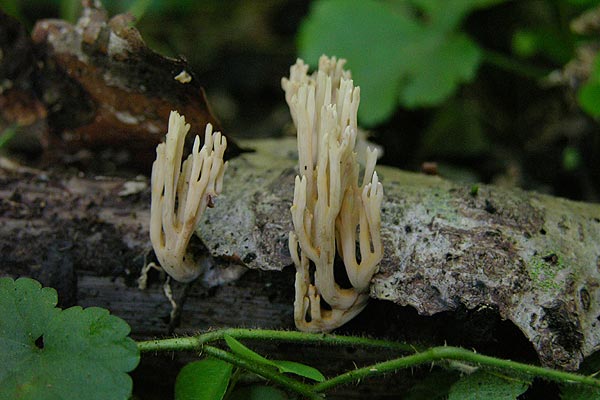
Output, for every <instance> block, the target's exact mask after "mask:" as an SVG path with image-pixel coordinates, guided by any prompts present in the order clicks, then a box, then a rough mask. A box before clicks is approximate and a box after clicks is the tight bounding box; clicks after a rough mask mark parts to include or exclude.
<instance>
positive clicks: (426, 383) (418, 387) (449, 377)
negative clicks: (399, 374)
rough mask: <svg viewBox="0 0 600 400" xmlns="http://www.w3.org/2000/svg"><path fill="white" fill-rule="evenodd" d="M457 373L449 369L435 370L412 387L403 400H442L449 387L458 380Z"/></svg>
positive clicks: (446, 394) (445, 396) (446, 395)
mask: <svg viewBox="0 0 600 400" xmlns="http://www.w3.org/2000/svg"><path fill="white" fill-rule="evenodd" d="M459 377H460V376H459V373H458V372H456V371H453V370H449V369H435V370H433V371H431V373H429V374H428V375H427V376H426V377H425V378H423V379H421V380H420V381H419V382H417V383H416V384H415V385H414V386H412V387H411V388H410V389H409V390H408V392H406V394H405V395H404V396H402V399H403V400H442V399H446V398H447V397H448V392H449V391H450V387H451V386H452V385H453V384H454V382H456V381H457V380H458V379H459Z"/></svg>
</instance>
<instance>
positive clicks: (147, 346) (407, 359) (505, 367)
mask: <svg viewBox="0 0 600 400" xmlns="http://www.w3.org/2000/svg"><path fill="white" fill-rule="evenodd" d="M224 335H229V336H231V337H234V338H236V339H241V340H244V339H246V340H262V341H280V342H281V341H283V342H295V343H314V344H319V345H333V346H355V347H381V348H387V349H390V350H394V351H399V352H404V353H406V352H410V353H412V354H410V355H407V356H404V357H400V358H395V359H392V360H389V361H384V362H380V363H376V364H373V365H370V366H367V367H362V368H359V369H356V370H353V371H348V372H345V373H343V374H340V375H338V376H335V377H333V378H331V379H327V380H325V381H324V382H320V383H317V384H314V385H307V384H304V383H302V382H300V381H298V380H295V379H292V378H289V377H287V376H286V375H284V374H282V373H279V372H278V371H276V370H274V369H271V368H266V367H264V366H262V365H260V364H258V363H255V362H252V361H250V360H246V359H244V358H241V357H238V356H236V355H234V354H231V353H228V352H226V351H223V350H221V349H218V348H216V347H213V346H209V345H208V344H209V343H211V342H215V341H219V340H222V339H223V336H224ZM138 348H139V350H140V352H151V351H183V350H202V351H203V352H204V353H206V354H209V355H211V356H213V357H216V358H219V359H221V360H224V361H227V362H229V363H231V364H233V365H236V366H238V367H241V368H245V369H247V370H249V371H251V372H254V373H256V374H258V375H260V376H262V377H264V378H267V379H270V380H273V381H274V382H277V383H279V384H280V385H281V386H283V387H285V388H287V389H289V390H292V391H294V392H297V393H300V394H302V395H303V396H306V397H308V398H320V397H319V395H318V394H317V392H324V391H326V390H329V389H332V388H334V387H336V386H339V385H343V384H347V383H351V382H355V381H358V380H360V379H364V378H367V377H372V376H375V375H381V374H384V373H388V372H393V371H396V370H400V369H405V368H410V367H414V366H418V365H422V364H428V363H433V362H443V361H450V360H453V361H460V362H466V363H469V364H474V365H475V366H479V367H484V368H490V369H495V370H502V371H507V372H511V373H512V374H521V375H523V374H524V375H527V376H531V377H540V378H544V379H548V380H553V381H556V382H561V383H578V384H583V385H587V386H593V387H597V388H600V379H595V378H593V377H589V376H584V375H580V374H576V373H572V372H566V371H559V370H554V369H550V368H544V367H540V366H536V365H529V364H523V363H520V362H516V361H511V360H504V359H499V358H495V357H490V356H485V355H482V354H477V353H475V352H473V351H470V350H467V349H462V348H459V347H451V346H439V347H432V348H427V349H426V348H420V347H419V348H418V347H415V346H411V345H409V344H406V343H398V342H393V341H387V340H379V339H370V338H365V337H354V336H340V335H331V334H315V333H303V332H296V331H277V330H260V329H238V328H229V329H220V330H216V331H211V332H206V333H203V334H200V335H197V336H191V337H181V338H172V339H162V340H149V341H143V342H138Z"/></svg>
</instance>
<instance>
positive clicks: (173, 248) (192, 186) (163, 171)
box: [150, 111, 227, 282]
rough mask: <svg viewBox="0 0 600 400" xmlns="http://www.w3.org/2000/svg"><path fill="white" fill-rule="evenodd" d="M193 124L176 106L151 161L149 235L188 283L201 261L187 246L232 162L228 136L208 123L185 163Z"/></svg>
mask: <svg viewBox="0 0 600 400" xmlns="http://www.w3.org/2000/svg"><path fill="white" fill-rule="evenodd" d="M189 130H190V125H189V124H186V123H185V117H183V116H180V115H179V113H177V112H176V111H171V115H170V116H169V130H168V133H167V138H166V143H161V144H159V145H158V147H157V148H156V161H154V164H153V165H152V204H151V207H150V240H151V241H152V246H153V247H154V252H155V254H156V257H157V258H158V261H159V263H160V265H161V267H162V268H163V269H164V270H165V272H167V273H168V274H169V275H170V276H171V277H173V279H176V280H178V281H181V282H189V281H191V280H193V279H195V278H196V277H198V276H199V275H200V274H201V272H202V270H201V269H202V268H201V266H200V265H199V264H198V263H197V262H196V260H194V257H193V256H192V255H191V254H189V253H186V248H187V246H188V243H189V241H190V238H191V236H192V234H193V233H194V230H195V229H196V227H197V225H198V222H199V221H200V217H201V216H202V213H203V212H204V210H205V209H206V207H212V206H213V202H214V199H215V197H216V196H217V195H219V194H220V193H221V187H222V184H223V174H224V171H225V168H226V167H227V163H224V162H223V154H224V152H225V148H226V147H227V140H226V138H225V137H224V136H222V135H221V133H220V132H215V133H213V132H212V125H211V124H207V125H206V131H205V135H204V145H203V146H202V148H201V149H200V138H199V137H198V136H196V138H195V140H194V146H193V150H192V153H191V154H190V155H189V156H188V158H187V159H186V160H185V161H184V162H183V165H182V157H183V146H184V143H185V136H186V135H187V133H188V131H189Z"/></svg>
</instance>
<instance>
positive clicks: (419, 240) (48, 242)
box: [0, 139, 600, 369]
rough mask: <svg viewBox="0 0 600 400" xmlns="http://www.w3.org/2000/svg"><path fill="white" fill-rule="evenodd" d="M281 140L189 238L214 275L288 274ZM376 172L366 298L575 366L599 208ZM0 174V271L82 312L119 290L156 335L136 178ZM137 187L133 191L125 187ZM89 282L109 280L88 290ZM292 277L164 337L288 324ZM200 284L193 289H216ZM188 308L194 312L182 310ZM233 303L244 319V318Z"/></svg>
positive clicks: (237, 163) (266, 143)
mask: <svg viewBox="0 0 600 400" xmlns="http://www.w3.org/2000/svg"><path fill="white" fill-rule="evenodd" d="M293 142H294V141H293V140H292V139H279V140H263V141H253V142H252V143H247V145H248V146H250V145H252V146H253V147H254V148H255V149H256V152H255V153H249V154H243V155H241V156H239V157H237V158H235V159H233V160H231V163H230V167H229V169H228V171H227V175H226V177H225V183H224V185H225V186H224V190H223V194H222V195H221V196H220V197H219V198H218V199H217V202H216V207H215V208H213V209H211V210H209V212H207V213H206V214H205V217H204V220H203V221H202V223H201V224H200V226H199V229H198V236H199V237H201V238H202V241H203V243H204V246H206V248H207V249H208V251H209V252H210V254H211V255H212V257H214V259H215V260H217V262H216V263H215V265H216V268H217V271H221V268H222V266H230V265H231V264H232V263H233V264H237V265H244V266H247V267H248V268H250V269H259V270H263V271H281V270H282V269H284V267H285V266H288V265H291V260H290V258H289V254H288V251H287V234H288V232H289V231H290V229H291V222H290V219H289V214H288V208H289V205H290V204H291V197H292V192H293V190H292V188H293V178H294V174H295V173H294V168H293V166H294V163H295V161H294V158H295V155H294V144H293ZM275 149H277V151H275ZM378 172H379V174H380V176H382V180H383V182H384V188H385V191H386V200H385V202H384V206H383V213H382V225H383V226H382V232H383V241H384V248H385V255H384V259H383V261H382V263H381V268H380V271H379V273H378V274H377V275H376V276H375V277H374V279H373V282H372V286H371V297H373V298H375V299H381V300H388V301H393V302H394V303H397V304H399V305H402V306H411V307H414V308H415V309H416V310H417V311H418V312H419V313H420V314H423V315H433V314H436V313H440V312H445V311H453V310H457V309H461V308H465V309H467V310H481V309H491V310H494V311H495V312H497V313H498V315H499V316H500V317H501V318H502V319H508V320H510V321H511V322H512V323H514V324H515V325H516V326H517V327H518V328H519V329H520V330H521V332H522V333H523V335H524V336H525V337H526V338H527V339H528V340H529V341H530V342H531V344H532V346H533V348H534V349H535V351H536V352H537V354H538V356H539V358H540V360H541V362H542V363H543V364H544V365H549V366H554V367H559V368H566V369H576V368H577V367H578V365H579V363H580V362H581V361H582V359H583V357H585V356H587V355H590V354H591V353H592V352H593V351H594V349H595V348H596V347H597V346H598V344H599V341H600V327H599V326H598V316H599V315H600V310H599V307H600V306H599V304H600V302H599V301H598V300H599V296H600V293H599V287H600V286H599V285H598V283H599V282H600V279H599V274H600V272H599V260H600V206H599V205H595V204H585V203H579V202H573V201H569V200H564V199H559V198H554V197H551V196H546V195H541V194H537V193H531V192H524V191H521V190H518V189H512V190H508V189H501V188H498V187H494V186H487V185H480V186H478V187H470V186H465V185H459V184H455V183H451V182H448V181H445V180H443V179H441V178H438V177H431V176H425V175H418V174H412V173H406V172H402V171H398V170H395V169H390V168H386V167H378ZM1 176H2V185H1V187H2V189H1V194H2V196H1V198H2V203H1V207H0V221H1V222H2V227H3V228H2V230H1V231H0V243H1V246H2V254H3V257H2V261H1V262H0V271H1V272H2V273H3V274H10V275H15V274H28V275H30V276H31V275H33V276H34V277H39V278H41V279H42V281H44V278H45V277H46V276H47V278H46V282H45V283H46V284H49V285H51V286H54V287H57V288H58V289H59V293H61V292H62V293H61V298H62V299H63V300H62V301H63V305H70V304H75V303H79V304H84V305H90V304H93V302H90V301H89V299H90V298H91V297H93V296H94V290H93V289H92V288H93V286H95V285H99V286H101V287H102V288H103V289H102V290H99V291H96V292H97V293H96V294H95V296H97V297H98V296H100V294H99V293H103V292H104V291H106V290H108V289H109V288H111V287H119V288H120V289H118V292H119V293H120V294H119V296H125V297H126V296H132V299H131V301H130V302H129V303H127V304H121V303H119V304H120V306H119V308H118V310H115V312H116V313H117V314H121V315H129V316H130V318H134V320H130V322H131V323H132V326H133V327H134V328H133V329H134V334H136V335H139V336H148V335H156V334H159V333H161V332H163V333H167V332H169V329H168V327H169V324H168V321H167V322H166V325H165V323H163V324H160V323H159V320H161V318H162V319H163V320H165V318H166V317H165V316H166V315H167V314H168V310H169V305H168V303H165V302H164V301H160V300H159V299H160V298H162V297H161V295H160V294H159V292H160V291H161V290H162V289H161V287H160V285H158V287H154V289H152V286H151V288H150V289H151V290H154V296H155V297H153V298H152V299H153V300H152V301H150V300H151V299H150V298H148V299H146V301H143V300H142V299H143V298H144V296H150V295H149V294H143V293H139V292H138V289H137V288H136V279H137V277H138V275H139V271H140V269H141V267H142V266H143V265H144V263H145V262H147V261H148V260H149V259H148V258H147V256H148V255H149V254H150V245H149V241H148V233H147V229H148V219H149V217H148V208H149V189H148V187H147V185H148V183H147V181H146V180H145V179H143V178H140V180H137V181H126V180H123V179H116V178H101V177H90V178H86V177H80V176H72V175H69V174H66V175H64V174H63V175H60V174H59V175H51V174H49V173H43V172H36V173H34V172H31V170H27V171H24V172H23V171H19V170H14V169H13V170H12V171H8V170H6V169H3V170H2V175H1ZM136 185H137V187H138V189H137V191H136V190H132V189H131V188H132V187H136ZM128 188H129V189H128ZM32 248H33V249H35V250H34V251H32V250H30V249H32ZM266 273H267V272H263V274H266ZM218 276H219V274H216V275H215V273H214V271H213V272H211V273H209V274H206V276H205V279H204V286H207V287H208V286H213V285H215V284H217V283H220V282H221V281H220V280H219V279H220V278H219V277H218ZM268 276H270V277H273V276H275V275H273V274H272V273H271V274H269V275H268ZM101 277H104V279H109V280H111V281H112V283H107V282H105V283H104V285H101V281H102V278H101ZM94 279H96V280H94ZM97 279H100V280H97ZM243 279H244V278H243ZM269 279H271V278H269ZM272 279H275V278H272ZM291 280H292V279H291V276H288V280H287V281H286V282H287V283H286V284H285V285H282V284H281V282H280V281H277V283H276V284H274V283H272V282H270V281H269V280H267V281H266V282H265V283H264V284H265V285H266V286H265V287H260V283H258V282H255V284H256V285H258V286H252V285H250V287H244V288H242V289H240V290H242V292H239V293H236V294H235V295H233V297H235V298H245V299H246V300H245V302H242V303H241V304H237V303H232V302H231V301H232V300H231V299H230V300H229V301H230V302H229V303H222V304H229V306H227V307H219V306H217V304H216V303H215V304H212V305H210V306H208V307H207V306H206V305H201V304H202V303H203V301H206V294H195V295H189V296H187V297H188V300H186V301H187V303H186V305H185V307H184V311H183V313H182V315H181V321H180V324H179V325H178V327H177V328H176V329H175V330H174V331H175V332H177V333H183V332H190V331H192V330H195V329H203V328H208V327H221V326H233V325H255V326H261V327H285V328H289V327H291V326H292V323H291V316H290V315H291V314H290V313H291V302H292V300H291V299H292V292H293V289H292V282H291ZM253 285H254V284H253ZM286 285H287V286H286ZM199 287H200V285H198V289H197V290H199V291H200V292H199V293H204V292H202V290H209V291H210V290H216V292H219V289H202V290H201V289H200V288H199ZM232 287H236V286H235V284H234V286H232ZM267 287H268V288H267ZM84 289H85V290H84ZM111 290H117V289H111ZM181 290H183V289H181V288H179V291H181ZM228 290H233V289H228ZM252 290H254V291H255V292H254V293H249V292H252ZM147 293H152V292H147ZM193 293H194V292H193ZM274 293H275V294H274ZM230 295H232V294H225V296H230ZM115 296H117V294H116V293H112V294H110V295H108V297H115ZM195 296H197V298H196V297H195ZM203 296H204V298H203ZM261 296H262V297H261ZM176 297H177V296H176ZM190 298H192V299H194V298H196V300H197V301H198V303H197V304H196V303H194V304H193V305H192V304H191V303H190V301H194V300H190ZM257 298H262V302H261V303H260V305H257V304H254V303H252V301H256V299H257ZM274 298H280V299H285V300H284V301H281V302H274V301H273V299H274ZM252 299H254V300H252ZM115 301H116V300H112V301H111V300H108V299H107V298H104V300H103V301H102V304H104V305H105V306H107V307H108V308H112V309H114V303H115ZM218 301H223V300H222V299H219V300H218ZM148 302H149V303H150V304H152V306H149V305H148ZM244 307H248V308H251V309H252V310H254V311H253V312H248V313H246V312H244V311H243V310H245V308H244ZM229 308H232V309H236V310H237V311H240V310H241V311H240V312H236V313H234V315H235V318H242V319H241V320H240V319H237V320H236V319H235V318H233V317H231V318H230V319H227V318H225V319H223V317H221V316H219V315H220V311H219V310H221V309H229ZM261 308H262V309H263V311H265V310H264V309H265V308H268V311H265V312H266V314H265V315H263V316H258V315H255V316H253V317H251V318H250V317H248V319H244V318H245V317H246V316H248V315H253V313H254V312H258V310H260V309H261ZM206 314H210V315H212V317H208V316H207V315H206ZM211 318H212V319H211ZM219 318H221V319H219ZM167 320H168V318H167ZM148 321H149V322H148ZM200 321H204V323H201V322H200Z"/></svg>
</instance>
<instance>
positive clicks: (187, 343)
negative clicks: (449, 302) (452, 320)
mask: <svg viewBox="0 0 600 400" xmlns="http://www.w3.org/2000/svg"><path fill="white" fill-rule="evenodd" d="M224 335H229V336H231V337H233V338H235V339H238V340H240V339H242V340H243V339H247V340H263V341H279V342H294V343H314V344H319V345H332V346H354V347H382V348H387V349H390V350H396V351H401V352H410V353H413V352H415V351H418V350H419V348H418V347H415V346H412V345H409V344H406V343H398V342H392V341H387V340H380V339H369V338H364V337H354V336H340V335H331V334H326V333H303V332H297V331H278V330H269V329H260V330H258V329H243V328H228V329H219V330H216V331H212V332H206V333H203V334H200V335H198V336H191V337H181V338H172V339H161V340H148V341H143V342H138V348H139V349H140V351H141V352H147V351H176V350H179V351H182V350H199V349H200V348H202V346H203V345H204V344H207V343H211V342H214V341H217V340H222V339H223V336H224Z"/></svg>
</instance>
